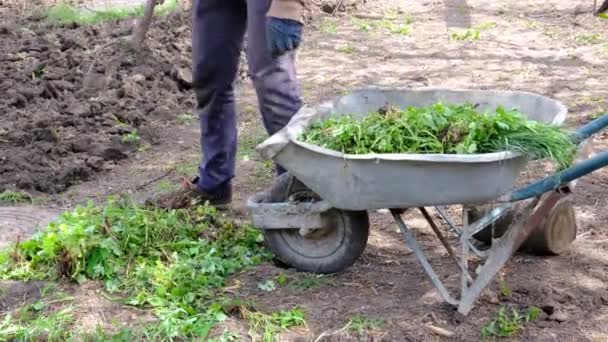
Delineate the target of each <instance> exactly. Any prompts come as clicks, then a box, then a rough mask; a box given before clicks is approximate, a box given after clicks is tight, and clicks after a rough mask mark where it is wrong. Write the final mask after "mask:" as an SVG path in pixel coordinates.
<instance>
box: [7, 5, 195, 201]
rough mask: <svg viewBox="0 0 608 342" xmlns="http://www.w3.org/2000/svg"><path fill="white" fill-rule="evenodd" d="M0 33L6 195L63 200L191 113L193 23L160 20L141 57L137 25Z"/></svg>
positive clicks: (15, 28)
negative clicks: (134, 40) (135, 43)
mask: <svg viewBox="0 0 608 342" xmlns="http://www.w3.org/2000/svg"><path fill="white" fill-rule="evenodd" d="M15 19H16V20H14V21H10V20H6V21H4V22H3V25H2V27H0V45H1V46H2V47H3V52H4V53H3V54H1V55H0V93H2V94H4V96H2V97H1V98H0V118H2V120H0V150H1V151H2V152H1V155H0V191H2V190H3V189H4V188H18V189H23V190H31V191H39V192H44V193H58V192H61V191H64V190H66V189H67V188H68V187H69V186H70V185H73V184H74V183H77V182H80V181H83V180H88V179H90V178H91V177H92V176H93V175H94V174H95V173H96V172H99V171H103V170H107V169H110V168H112V167H113V166H114V165H115V164H116V163H117V162H118V161H120V160H121V159H124V158H127V156H128V155H129V154H130V153H132V152H134V151H136V150H138V149H140V148H142V147H146V146H147V145H149V144H155V143H156V139H155V136H156V135H157V134H156V131H157V130H158V128H159V127H161V126H162V125H163V124H164V123H165V122H167V121H170V120H172V119H174V118H176V117H178V116H179V115H180V114H184V113H187V112H191V111H192V106H193V96H192V94H191V93H192V92H191V91H190V88H191V81H192V80H191V78H192V76H191V74H190V71H189V70H190V68H189V56H190V52H189V50H190V45H189V41H190V39H189V37H190V32H189V31H190V30H189V25H188V24H187V23H188V22H189V15H188V14H186V13H181V12H180V13H174V14H172V15H170V16H168V17H165V18H162V19H158V20H157V22H156V23H155V25H154V27H153V29H152V30H151V31H150V39H149V40H148V41H147V46H146V47H145V48H144V49H143V50H142V51H132V50H130V49H129V47H128V44H127V43H126V42H127V40H128V38H129V36H130V33H131V31H132V27H133V24H134V21H132V20H127V21H122V22H119V23H106V24H103V25H95V26H78V25H71V26H67V27H66V26H63V27H59V26H56V25H53V24H50V23H48V21H46V20H43V18H42V17H40V16H36V15H34V16H31V17H28V18H27V19H26V22H27V25H26V26H23V25H22V23H23V22H22V21H20V20H18V18H15Z"/></svg>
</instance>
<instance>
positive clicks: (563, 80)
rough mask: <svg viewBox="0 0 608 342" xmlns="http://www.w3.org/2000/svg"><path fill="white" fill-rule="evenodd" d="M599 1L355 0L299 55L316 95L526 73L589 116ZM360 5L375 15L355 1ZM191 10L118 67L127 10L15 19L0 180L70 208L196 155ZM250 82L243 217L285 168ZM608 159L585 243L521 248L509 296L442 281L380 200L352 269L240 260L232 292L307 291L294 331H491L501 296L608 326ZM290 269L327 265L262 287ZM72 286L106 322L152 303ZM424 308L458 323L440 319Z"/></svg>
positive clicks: (304, 81)
mask: <svg viewBox="0 0 608 342" xmlns="http://www.w3.org/2000/svg"><path fill="white" fill-rule="evenodd" d="M347 2H348V1H347ZM592 7H593V2H592V1H589V0H585V1H583V0H576V1H561V0H548V1H535V0H527V1H514V0H504V1H499V2H497V1H488V0H445V1H439V0H430V1H429V0H412V1H407V2H403V1H385V2H382V4H381V5H378V3H375V2H372V1H367V3H366V4H364V5H360V6H358V8H356V9H351V12H350V13H349V15H346V14H344V13H339V15H337V16H334V17H332V16H329V15H325V14H324V15H317V16H315V17H313V18H312V22H311V23H310V24H309V25H308V26H307V29H306V32H305V39H306V40H305V42H304V44H303V46H302V48H301V51H300V52H299V55H298V73H299V79H300V82H301V89H302V93H303V97H304V99H305V101H306V102H307V103H309V104H315V103H318V102H320V101H322V100H327V99H330V98H334V97H336V96H339V95H341V94H344V93H346V92H348V91H350V90H352V89H355V88H360V87H365V86H369V85H379V86H390V87H425V86H432V87H449V88H474V89H498V90H524V91H531V92H535V93H539V94H543V95H547V96H550V97H553V98H556V99H558V100H560V101H562V102H563V103H564V104H565V105H566V106H567V107H568V108H569V111H570V112H569V119H568V122H567V123H568V125H570V126H576V125H580V124H582V123H584V122H587V121H589V120H591V119H592V118H594V117H595V116H596V115H597V114H598V113H600V112H601V111H602V110H603V111H604V112H605V111H607V110H608V102H607V100H606V98H605V97H606V94H608V83H607V82H606V75H608V67H607V66H606V62H605V60H606V58H608V34H606V32H607V30H606V29H607V28H608V20H602V19H598V18H595V17H592V16H591V12H592ZM406 13H407V14H408V15H409V16H410V17H411V19H412V20H413V21H412V23H411V24H410V25H409V26H410V32H409V34H407V35H406V34H404V32H402V31H401V32H398V31H399V30H395V29H393V28H392V26H390V25H386V20H383V19H382V18H393V17H395V16H402V15H404V14H406ZM360 14H373V15H372V16H365V17H367V18H373V19H361V18H356V17H355V15H358V16H359V17H361V16H360ZM187 21H188V17H187V14H175V15H173V16H172V17H169V18H166V19H162V20H159V21H157V22H155V24H154V25H153V32H152V35H151V36H152V39H150V40H149V47H150V49H149V50H148V51H146V52H145V55H144V57H143V58H141V59H140V58H138V59H137V60H134V59H128V60H127V62H126V64H122V65H119V66H118V67H116V69H112V70H109V71H108V70H106V69H105V68H104V67H103V66H102V63H93V62H94V61H96V59H98V60H105V59H111V58H112V55H113V52H112V51H113V50H112V49H111V48H110V47H106V48H102V47H103V46H104V44H107V43H108V42H110V41H114V40H115V39H116V38H117V37H120V36H124V35H125V34H126V33H127V32H128V26H129V25H130V23H127V22H125V23H122V24H106V25H102V26H99V27H97V26H96V28H91V27H76V28H56V27H55V28H49V27H48V26H46V25H47V24H44V23H42V22H31V21H30V22H28V23H27V26H25V27H19V26H14V25H13V24H12V23H11V22H3V24H2V26H1V27H0V43H1V44H2V46H3V47H4V51H5V52H7V53H4V54H1V55H0V73H1V74H0V90H1V91H2V92H3V93H5V94H7V95H10V96H4V97H1V98H0V118H1V119H2V120H0V153H1V155H0V190H2V189H3V188H7V189H10V188H19V189H25V190H30V191H32V193H33V194H35V195H36V196H38V197H39V198H42V199H44V200H45V201H46V202H45V203H46V204H45V205H46V206H47V207H55V208H61V209H67V208H70V207H72V206H73V205H75V204H79V203H83V202H85V201H87V200H93V201H102V200H103V199H104V198H105V197H106V196H107V195H109V194H113V193H118V192H126V193H130V194H131V195H132V196H133V197H134V198H136V199H143V198H145V197H147V196H149V195H151V194H154V193H159V192H164V191H168V190H170V189H171V188H173V187H174V184H176V182H177V181H178V180H179V179H180V177H183V176H186V175H190V174H192V173H193V172H195V171H196V166H197V163H198V160H199V152H198V151H199V146H198V140H199V136H198V131H199V129H198V122H197V119H196V117H194V116H193V115H192V114H191V113H192V106H193V96H192V94H191V91H190V89H189V85H188V71H187V70H188V69H187V67H188V58H189V54H190V42H189V37H190V29H189V27H188V26H187ZM176 23H177V24H176ZM380 23H382V24H380ZM480 25H481V26H480ZM468 27H476V28H477V30H478V31H479V34H480V38H479V39H478V40H474V41H466V40H457V39H450V32H452V31H453V30H462V29H464V28H468ZM480 27H481V28H480ZM167 46H168V47H167ZM51 49H53V50H52V51H53V52H52V53H51ZM55 49H59V50H55ZM57 51H61V52H57ZM92 64H94V65H93V67H92V68H91V65H92ZM90 68H91V70H93V72H92V74H94V75H95V77H93V81H92V84H93V86H95V85H96V86H98V87H103V89H105V90H99V89H101V88H99V89H97V88H95V87H93V88H88V87H87V86H85V83H86V82H84V79H85V75H87V73H88V70H89V69H90ZM104 74H109V75H110V76H108V77H106V76H103V75H104ZM100 75H101V76H100ZM97 82H102V83H97ZM237 98H238V107H239V115H240V116H239V135H240V143H239V160H238V167H237V178H236V179H235V186H236V194H235V201H236V204H235V207H236V209H235V210H234V212H233V214H234V215H235V216H237V217H238V218H239V219H243V220H245V219H246V216H245V215H244V214H242V210H240V208H241V207H242V206H243V204H244V201H245V200H246V199H247V197H248V196H250V195H252V194H253V193H254V192H256V191H259V190H261V189H263V188H264V187H265V186H267V185H268V184H270V182H271V180H272V170H271V169H270V168H269V165H268V163H266V162H265V161H263V160H261V159H260V158H259V157H258V156H257V155H256V154H255V152H254V150H253V147H254V146H255V145H256V144H257V143H258V142H260V141H261V140H262V139H263V138H264V137H265V135H264V131H263V128H262V125H261V122H260V117H259V114H258V113H257V108H256V103H257V102H256V98H255V94H254V91H253V89H252V87H251V85H250V83H249V82H248V81H247V80H242V79H241V80H239V81H238V87H237ZM116 120H118V121H120V122H122V123H124V125H117V124H116ZM133 129H138V134H139V135H140V136H141V143H140V144H138V145H136V144H133V145H129V144H125V143H124V142H125V141H126V140H125V139H127V140H128V139H129V138H124V139H123V137H125V136H127V137H129V136H131V137H132V136H133V134H131V132H133ZM85 140H86V141H85ZM607 144H608V135H606V134H601V135H598V136H597V138H596V139H595V140H594V146H595V149H596V150H598V151H599V150H603V149H605V147H606V145H607ZM82 146H84V147H82ZM125 146H127V149H126V150H125ZM129 146H131V147H129ZM606 176H608V171H604V170H600V171H598V172H596V173H594V174H592V175H590V176H588V177H585V178H584V179H582V180H581V181H580V182H579V183H578V185H577V188H576V193H575V195H574V198H575V202H576V210H577V217H578V222H579V231H578V238H577V240H576V241H575V242H574V243H573V244H572V246H571V248H570V249H569V250H568V251H567V252H566V253H564V254H563V255H561V256H555V257H544V258H541V257H535V256H530V255H525V254H518V255H516V256H515V257H514V258H513V259H512V260H511V261H510V262H509V264H508V265H507V266H506V267H505V269H504V270H503V271H502V277H503V278H504V280H505V282H506V284H507V286H508V287H509V288H510V290H511V292H512V294H511V296H510V297H505V296H501V295H500V292H501V291H500V289H499V286H498V285H497V283H496V282H494V283H493V285H492V286H491V287H490V288H489V289H488V290H487V291H486V292H485V294H484V295H483V297H482V298H481V299H480V300H479V301H478V302H477V305H476V307H475V309H474V310H473V311H472V312H471V314H470V315H469V316H468V317H467V318H466V319H465V320H464V321H460V320H458V319H457V317H456V315H455V314H454V310H453V309H452V308H451V307H450V306H448V305H446V304H445V303H444V302H443V301H442V299H441V298H440V296H439V294H438V293H437V292H436V291H435V290H434V288H433V287H432V285H431V283H430V281H429V280H428V279H427V277H426V276H425V274H424V273H423V272H422V269H421V267H420V265H419V264H418V262H417V261H416V259H415V258H414V256H413V255H412V253H411V251H410V250H409V249H408V248H407V247H406V246H405V245H404V243H403V240H402V239H401V238H400V235H399V233H398V230H397V227H396V226H395V225H394V223H392V221H391V219H390V217H389V216H388V215H385V214H380V213H374V214H373V215H371V236H370V238H369V243H368V246H367V249H366V251H365V252H364V255H363V256H362V258H361V259H360V260H359V261H358V262H357V263H356V264H355V265H354V266H352V267H351V268H349V269H348V270H346V271H345V272H343V273H341V274H338V275H335V276H330V277H323V278H318V277H314V276H310V275H304V274H299V273H296V272H293V271H290V270H285V269H282V268H279V267H276V266H274V265H270V264H265V265H262V266H260V267H258V268H256V269H253V270H249V271H247V272H245V273H242V274H239V275H237V276H235V277H234V278H233V279H231V281H230V284H229V286H230V288H231V289H232V290H231V291H232V292H233V295H234V296H235V297H237V298H242V299H247V300H251V301H253V302H254V303H256V307H257V308H258V309H259V310H263V311H269V312H270V311H275V310H277V309H282V308H291V307H293V306H294V305H297V306H300V307H301V308H302V309H303V310H304V311H305V312H306V314H307V327H306V328H303V329H301V330H295V331H290V332H288V333H286V334H284V335H282V337H281V341H295V340H301V341H308V340H314V339H315V338H316V337H318V336H319V335H320V334H322V333H323V332H328V331H335V330H338V331H337V332H335V333H334V334H332V335H329V336H327V337H325V338H324V339H322V340H323V341H359V340H367V341H381V340H382V341H439V340H452V341H477V340H480V339H481V337H480V329H481V327H482V325H483V324H484V323H485V322H487V321H488V320H489V319H492V318H493V317H495V312H496V310H497V308H498V307H499V305H511V306H513V307H516V308H522V309H523V308H526V307H529V306H537V307H544V308H545V309H546V311H549V312H550V311H551V310H554V311H555V312H557V313H559V315H556V314H555V313H554V314H553V315H552V316H549V315H548V314H547V313H543V314H542V315H541V317H540V318H539V319H537V320H535V321H534V322H531V323H529V324H527V325H526V326H525V329H524V330H523V331H522V332H521V333H520V334H519V335H516V336H515V337H512V338H508V339H507V340H518V341H519V340H522V341H608V229H607V224H606V222H607V220H608V213H607V212H606V206H607V205H608V194H607V193H606V189H607V186H608V181H607V180H606V179H607V178H606ZM407 222H408V223H409V224H410V225H411V226H412V227H413V228H414V231H415V233H416V236H417V237H418V238H419V239H420V243H421V244H422V247H423V248H424V249H425V250H426V251H427V252H428V256H429V259H430V263H431V264H432V265H433V266H434V267H436V271H437V272H438V274H439V276H440V278H442V279H444V280H448V281H450V282H451V283H452V284H454V285H456V284H457V279H456V277H455V267H453V265H452V264H451V260H450V258H449V257H448V256H447V254H446V253H445V252H444V251H443V250H442V249H441V248H440V245H439V243H438V241H437V240H436V239H435V238H434V237H433V236H432V235H431V234H432V231H431V230H430V229H429V228H428V227H427V225H426V224H425V223H424V221H423V220H422V218H421V217H419V216H418V215H414V214H412V215H408V221H407ZM1 235H2V239H5V240H6V239H7V238H6V237H7V236H9V237H11V238H12V239H14V238H16V236H17V235H16V234H12V235H11V234H10V231H9V232H8V234H5V233H4V232H3V233H2V234H1ZM19 236H20V238H24V237H25V236H24V234H22V233H19ZM278 274H284V275H286V276H287V277H288V279H293V280H298V281H299V282H301V281H302V280H305V279H312V280H310V281H309V284H311V285H310V286H305V287H303V288H302V287H298V288H293V287H289V286H286V287H279V288H278V289H277V290H275V291H272V292H264V291H262V290H260V289H259V288H258V286H257V284H258V283H259V282H260V281H264V280H266V279H269V278H271V277H274V276H276V275H278ZM27 286H31V285H23V284H21V283H10V284H5V287H8V288H10V289H12V291H16V292H15V293H18V295H19V296H20V298H27V297H28V296H27V295H23V293H25V294H28V293H30V294H31V293H35V292H36V291H30V290H31V289H29V288H26V287H27ZM74 291H75V292H76V293H77V295H75V297H76V298H77V301H78V300H79V299H81V300H82V305H80V306H79V310H80V311H79V317H81V321H82V322H85V323H83V324H90V326H95V324H93V322H95V323H99V324H102V325H104V324H105V325H108V324H109V318H110V317H113V316H120V317H123V315H124V317H127V318H128V320H129V321H134V320H146V319H149V317H143V316H141V315H140V314H139V313H137V312H135V311H134V310H130V309H128V308H124V307H122V306H120V305H118V304H115V303H113V302H110V301H108V300H107V299H106V298H104V297H102V296H100V295H98V294H97V293H96V292H95V291H94V290H91V289H78V290H74ZM232 292H231V293H232ZM16 303H17V302H11V303H2V305H0V308H7V307H12V306H14V305H17V304H16ZM101 313H103V314H101ZM354 315H362V316H366V317H369V318H373V319H375V320H377V321H378V322H382V324H380V323H379V324H377V325H375V327H374V328H373V329H371V330H369V331H367V332H364V333H357V332H353V331H351V330H343V331H339V329H340V328H342V327H344V326H345V325H346V324H347V322H348V321H349V320H350V319H351V318H352V317H353V316H354ZM426 324H433V325H435V326H439V327H442V328H444V329H447V330H449V331H451V332H453V333H454V335H453V336H452V337H441V336H438V335H436V334H434V333H433V332H432V331H431V330H429V328H428V327H427V326H426ZM224 329H226V330H237V331H241V332H242V333H241V336H243V338H246V336H247V323H246V322H244V321H243V320H241V319H239V318H238V317H230V318H229V319H228V320H227V321H226V322H225V323H224V324H223V325H221V326H219V327H217V328H216V331H215V332H216V333H218V334H221V332H222V331H223V330H224Z"/></svg>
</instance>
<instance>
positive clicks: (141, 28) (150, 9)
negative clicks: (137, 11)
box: [131, 0, 158, 51]
mask: <svg viewBox="0 0 608 342" xmlns="http://www.w3.org/2000/svg"><path fill="white" fill-rule="evenodd" d="M157 2H158V0H147V1H146V4H145V6H144V16H143V17H142V18H141V20H140V21H139V22H138V23H137V26H136V27H135V30H134V32H133V36H132V37H131V47H132V48H133V49H135V51H140V50H141V46H142V44H143V43H144V40H145V39H146V34H147V33H148V29H149V28H150V24H151V23H152V19H153V18H154V7H155V6H156V4H157Z"/></svg>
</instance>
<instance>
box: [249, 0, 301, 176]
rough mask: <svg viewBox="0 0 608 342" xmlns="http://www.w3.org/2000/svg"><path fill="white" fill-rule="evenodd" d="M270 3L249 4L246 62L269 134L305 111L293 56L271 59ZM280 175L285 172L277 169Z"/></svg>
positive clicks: (263, 0) (260, 0) (253, 0)
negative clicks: (268, 23) (267, 36)
mask: <svg viewBox="0 0 608 342" xmlns="http://www.w3.org/2000/svg"><path fill="white" fill-rule="evenodd" d="M270 4H271V0H248V1H247V61H248V63H249V76H250V77H251V80H252V81H253V85H254V87H255V90H256V93H257V96H258V102H259V106H260V112H261V114H262V118H263V121H264V127H265V128H266V131H267V132H268V134H274V133H276V132H277V131H279V130H280V129H281V128H283V127H284V126H285V125H287V123H288V122H289V120H290V119H291V117H292V116H293V115H294V114H295V113H296V112H297V111H298V110H299V109H300V107H302V99H301V97H300V89H299V87H298V82H297V79H296V70H295V55H294V53H293V52H291V53H288V54H285V55H283V56H281V57H278V58H272V56H271V54H270V51H269V49H268V45H267V41H266V20H267V19H266V13H267V12H268V9H269V8H270ZM277 169H278V172H279V174H280V173H283V172H284V170H283V169H282V168H281V167H280V166H277Z"/></svg>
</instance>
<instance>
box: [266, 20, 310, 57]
mask: <svg viewBox="0 0 608 342" xmlns="http://www.w3.org/2000/svg"><path fill="white" fill-rule="evenodd" d="M266 40H267V42H268V49H270V53H271V54H272V57H278V56H281V55H283V54H284V53H286V52H289V51H292V50H295V49H297V48H298V46H300V42H301V41H302V24H301V23H299V22H297V21H295V20H291V19H281V18H275V17H268V21H267V22H266Z"/></svg>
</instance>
